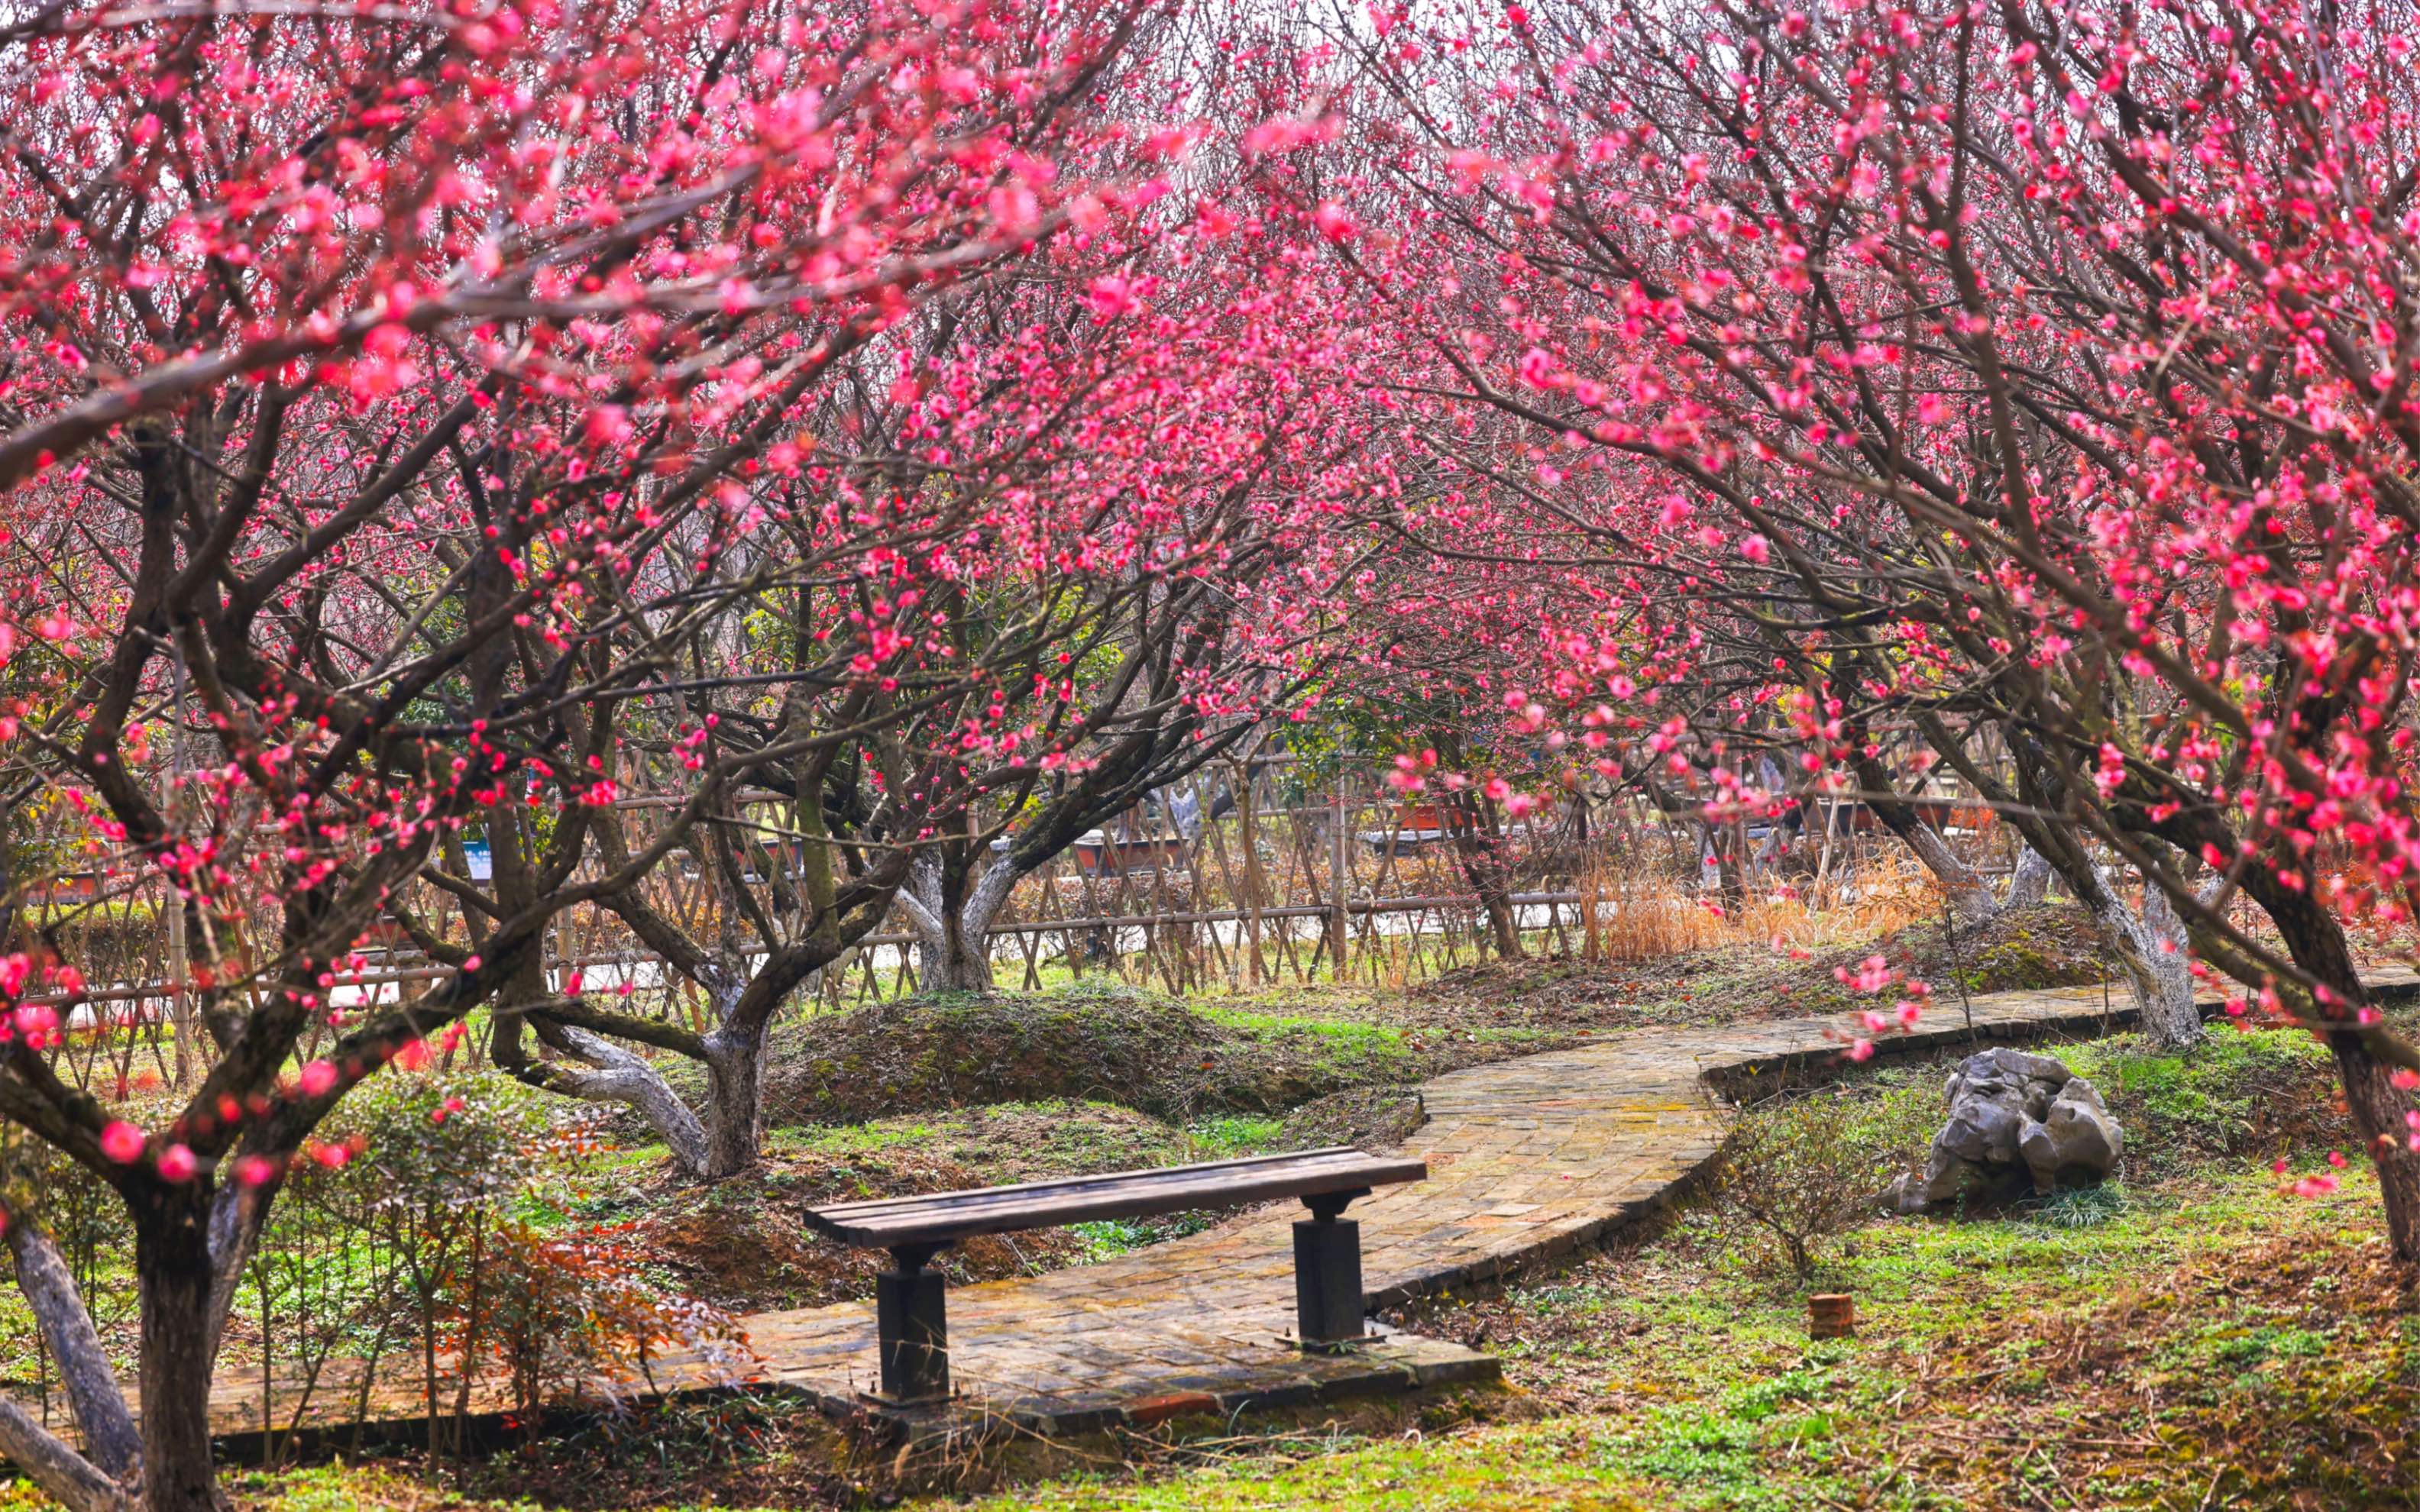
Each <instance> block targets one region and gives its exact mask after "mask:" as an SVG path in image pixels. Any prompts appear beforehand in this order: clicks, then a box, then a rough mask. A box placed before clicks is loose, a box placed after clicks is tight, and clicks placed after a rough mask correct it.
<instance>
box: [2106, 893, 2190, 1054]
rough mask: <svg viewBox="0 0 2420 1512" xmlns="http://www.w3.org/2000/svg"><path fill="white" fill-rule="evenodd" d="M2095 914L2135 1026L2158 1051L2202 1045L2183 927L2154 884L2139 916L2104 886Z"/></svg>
mask: <svg viewBox="0 0 2420 1512" xmlns="http://www.w3.org/2000/svg"><path fill="white" fill-rule="evenodd" d="M2097 891H2098V893H2099V900H2098V903H2099V906H2098V907H2097V908H2096V909H2095V910H2094V912H2095V915H2096V917H2097V921H2098V922H2099V923H2100V925H2101V930H2102V933H2103V934H2105V935H2106V936H2108V939H2109V942H2110V947H2111V949H2115V950H2116V951H2117V952H2118V964H2119V965H2120V966H2122V967H2123V968H2124V969H2125V972H2126V984H2127V986H2128V987H2130V988H2131V989H2133V994H2134V1009H2135V1021H2136V1022H2137V1023H2138V1024H2140V1025H2141V1026H2142V1028H2143V1032H2144V1034H2145V1035H2146V1036H2148V1037H2149V1040H2150V1041H2151V1042H2152V1043H2153V1044H2154V1045H2157V1046H2158V1047H2159V1048H2160V1049H2162V1050H2185V1049H2190V1048H2191V1047H2193V1046H2194V1045H2196V1044H2199V1043H2200V1042H2201V1041H2202V1037H2203V1036H2202V1026H2201V1010H2200V1009H2198V1008H2196V1007H2195V1005H2194V983H2193V971H2192V968H2191V967H2190V965H2189V964H2188V962H2189V960H2190V957H2189V956H2188V955H2187V953H2186V950H2185V930H2184V925H2183V924H2182V922H2181V921H2180V920H2179V919H2178V918H2177V911H2176V906H2175V905H2174V904H2173V903H2170V902H2169V901H2168V895H2167V894H2166V893H2164V892H2163V891H2161V890H2160V888H2159V887H2157V886H2156V885H2150V886H2146V887H2144V888H2143V911H2142V912H2141V913H2140V914H2137V913H2135V912H2134V911H2133V909H2131V908H2129V907H2127V906H2126V904H2125V902H2124V901H2123V900H2122V899H2120V898H2119V897H2118V895H2117V893H2116V892H2115V891H2114V890H2113V889H2112V888H2111V887H2109V886H2108V884H2107V883H2106V882H2105V881H2104V882H2103V883H2102V886H2101V887H2099V888H2098V889H2097Z"/></svg>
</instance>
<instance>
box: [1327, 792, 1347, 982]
mask: <svg viewBox="0 0 2420 1512" xmlns="http://www.w3.org/2000/svg"><path fill="white" fill-rule="evenodd" d="M1329 802H1330V805H1331V810H1330V811H1331V819H1330V823H1329V825H1328V832H1327V876H1328V884H1327V885H1328V892H1329V894H1330V896H1329V898H1328V905H1329V907H1330V908H1331V909H1332V910H1333V913H1332V917H1333V918H1334V920H1335V922H1334V924H1333V925H1332V926H1331V927H1332V928H1333V929H1334V930H1335V931H1336V945H1335V948H1334V949H1333V950H1332V952H1331V953H1330V958H1331V963H1332V964H1334V966H1335V968H1336V980H1338V981H1342V980H1345V979H1346V976H1347V973H1346V971H1345V966H1344V953H1345V951H1346V950H1348V949H1351V948H1352V943H1353V933H1352V924H1353V914H1352V910H1351V908H1350V907H1349V906H1348V904H1347V899H1348V896H1349V895H1348V894H1347V892H1346V891H1345V888H1346V887H1348V886H1349V885H1350V884H1351V882H1352V873H1351V871H1350V869H1349V868H1348V867H1347V866H1346V864H1345V857H1344V784H1343V783H1342V781H1341V780H1340V781H1339V782H1338V783H1337V784H1336V789H1335V791H1334V793H1333V794H1332V795H1330V799H1329Z"/></svg>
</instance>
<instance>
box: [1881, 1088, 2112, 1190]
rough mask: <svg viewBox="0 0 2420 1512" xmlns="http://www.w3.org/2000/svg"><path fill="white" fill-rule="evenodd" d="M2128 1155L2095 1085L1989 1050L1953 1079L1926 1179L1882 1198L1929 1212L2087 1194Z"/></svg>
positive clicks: (1905, 1181)
mask: <svg viewBox="0 0 2420 1512" xmlns="http://www.w3.org/2000/svg"><path fill="white" fill-rule="evenodd" d="M2125 1149H2126V1139H2125V1135H2124V1134H2120V1133H2119V1132H2118V1122H2117V1120H2116V1119H2112V1118H2111V1117H2110V1116H2109V1109H2108V1107H2107V1105H2106V1104H2104V1103H2102V1101H2101V1093H2100V1092H2099V1090H2097V1089H2096V1088H2094V1087H2093V1085H2092V1084H2091V1083H2090V1082H2088V1081H2086V1080H2085V1079H2084V1078H2083V1077H2081V1076H2078V1075H2076V1074H2075V1073H2074V1072H2071V1071H2069V1070H2068V1069H2067V1068H2066V1067H2065V1066H2063V1065H2061V1064H2059V1063H2058V1062H2057V1061H2055V1060H2053V1059H2051V1058H2050V1057H2048V1056H2029V1055H2026V1054H2025V1053H2024V1052H2023V1051H2020V1050H2008V1049H1993V1050H1986V1051H1984V1052H1983V1053H1982V1054H1980V1055H1976V1056H1969V1057H1966V1059H1965V1060H1963V1061H1962V1062H1961V1063H1960V1064H1959V1067H1958V1069H1957V1070H1956V1071H1955V1072H1951V1073H1950V1076H1949V1119H1948V1121H1947V1123H1945V1124H1944V1125H1943V1126H1942V1130H1941V1132H1940V1133H1939V1134H1935V1135H1933V1137H1932V1155H1931V1159H1930V1160H1929V1161H1928V1162H1927V1163H1926V1165H1925V1167H1924V1174H1923V1175H1922V1176H1915V1175H1909V1176H1902V1177H1900V1179H1899V1180H1898V1181H1896V1182H1894V1183H1893V1184H1892V1186H1891V1188H1890V1190H1889V1191H1887V1192H1885V1194H1884V1195H1883V1200H1884V1202H1885V1205H1887V1206H1888V1207H1890V1208H1892V1209H1893V1210H1895V1211H1900V1212H1921V1211H1926V1210H1927V1209H1931V1208H1939V1207H1945V1206H1947V1205H1948V1204H1950V1203H1953V1202H1956V1201H1958V1200H1959V1199H1960V1198H1962V1197H1963V1198H1965V1199H1967V1200H1969V1201H1976V1202H1997V1201H2004V1200H2006V1199H2008V1198H2009V1197H2013V1196H2022V1195H2023V1194H2024V1192H2025V1191H2026V1190H2027V1189H2028V1188H2030V1189H2031V1190H2033V1191H2036V1192H2049V1191H2052V1190H2053V1189H2055V1188H2057V1187H2062V1186H2086V1185H2089V1184H2091V1183H2093V1182H2095V1181H2098V1180H2102V1178H2103V1177H2105V1176H2107V1175H2108V1174H2109V1173H2110V1171H2112V1170H2113V1169H2115V1168H2116V1166H2117V1165H2118V1156H2119V1155H2120V1154H2122V1153H2123V1152H2124V1151H2125Z"/></svg>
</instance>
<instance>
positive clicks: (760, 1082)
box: [690, 1033, 765, 1181]
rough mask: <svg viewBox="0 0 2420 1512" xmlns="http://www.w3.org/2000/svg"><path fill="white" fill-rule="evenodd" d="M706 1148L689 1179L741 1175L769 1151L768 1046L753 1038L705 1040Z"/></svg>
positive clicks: (712, 1037)
mask: <svg viewBox="0 0 2420 1512" xmlns="http://www.w3.org/2000/svg"><path fill="white" fill-rule="evenodd" d="M705 1135H706V1137H705V1143H704V1148H703V1149H701V1150H699V1151H698V1153H697V1155H696V1157H695V1159H694V1165H693V1168H692V1170H691V1172H690V1174H692V1175H695V1176H698V1177H702V1178H703V1179H705V1180H709V1181H721V1180H726V1179H728V1178H730V1177H734V1176H737V1175H738V1174H739V1173H740V1172H742V1171H744V1170H746V1169H748V1168H749V1167H750V1166H752V1165H755V1164H756V1162H757V1160H758V1158H759V1157H760V1156H761V1155H762V1154H763V1153H764V1149H765V1046H764V1043H763V1041H762V1040H761V1039H759V1038H757V1037H753V1036H749V1035H739V1034H724V1033H717V1034H712V1035H708V1036H707V1037H706V1130H705Z"/></svg>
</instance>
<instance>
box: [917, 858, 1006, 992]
mask: <svg viewBox="0 0 2420 1512" xmlns="http://www.w3.org/2000/svg"><path fill="white" fill-rule="evenodd" d="M948 865H949V863H947V862H945V861H939V860H936V861H933V862H930V863H927V864H920V865H919V866H918V867H917V868H916V871H915V872H913V873H912V874H911V875H910V877H909V879H908V884H907V887H902V888H901V889H900V898H901V900H902V901H903V902H904V903H906V905H907V917H908V919H909V921H910V922H911V923H912V924H914V926H915V929H916V986H917V988H918V990H919V991H921V992H927V993H988V992H993V991H995V990H997V988H998V985H999V983H998V981H997V980H996V979H995V978H994V977H993V975H992V969H991V922H992V919H993V918H996V917H997V916H998V915H999V913H1000V910H1001V904H1003V903H1006V902H1008V895H1009V893H1010V892H1012V891H1014V890H1015V889H1016V880H1017V878H1018V876H1019V875H1021V873H1020V872H1018V871H1017V868H1016V862H1014V861H1012V860H1010V859H1009V858H1008V857H1007V856H988V857H986V858H985V859H984V860H983V861H980V862H979V863H978V865H980V866H981V868H982V871H981V874H980V875H979V876H978V877H977V878H976V880H975V882H974V885H973V886H972V887H968V886H966V885H965V879H964V878H963V877H961V878H959V879H958V885H957V886H955V887H953V886H951V885H950V879H949V878H948V877H946V876H945V875H944V873H945V872H946V870H947V868H948Z"/></svg>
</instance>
